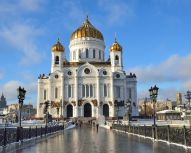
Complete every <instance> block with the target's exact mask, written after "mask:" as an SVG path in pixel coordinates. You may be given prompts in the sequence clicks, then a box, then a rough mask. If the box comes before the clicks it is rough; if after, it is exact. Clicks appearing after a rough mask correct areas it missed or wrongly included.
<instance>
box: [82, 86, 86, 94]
mask: <svg viewBox="0 0 191 153" xmlns="http://www.w3.org/2000/svg"><path fill="white" fill-rule="evenodd" d="M82 97H85V85H82Z"/></svg>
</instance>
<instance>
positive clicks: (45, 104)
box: [44, 100, 50, 127]
mask: <svg viewBox="0 0 191 153" xmlns="http://www.w3.org/2000/svg"><path fill="white" fill-rule="evenodd" d="M49 106H50V103H49V101H48V100H47V101H45V102H44V114H45V124H46V127H47V123H48V115H49V113H48V107H49Z"/></svg>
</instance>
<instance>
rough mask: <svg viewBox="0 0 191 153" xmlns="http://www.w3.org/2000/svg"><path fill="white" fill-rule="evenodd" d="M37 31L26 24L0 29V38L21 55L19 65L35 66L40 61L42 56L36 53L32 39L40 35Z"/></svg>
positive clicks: (40, 31)
mask: <svg viewBox="0 0 191 153" xmlns="http://www.w3.org/2000/svg"><path fill="white" fill-rule="evenodd" d="M42 31H43V30H42V29H38V28H36V27H33V26H32V25H28V24H12V25H11V26H6V27H3V28H1V29H0V37H2V38H3V39H5V40H6V41H7V42H8V43H9V44H10V45H12V46H13V47H14V48H16V49H17V51H19V52H21V53H22V54H23V57H22V59H21V62H20V63H21V64H24V65H29V64H36V63H39V62H40V61H41V58H42V54H41V52H39V51H38V49H37V46H36V45H35V42H34V39H35V38H36V37H37V36H38V35H40V34H42Z"/></svg>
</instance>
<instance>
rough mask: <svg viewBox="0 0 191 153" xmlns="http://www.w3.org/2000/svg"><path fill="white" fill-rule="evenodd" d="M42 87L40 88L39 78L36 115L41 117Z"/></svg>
mask: <svg viewBox="0 0 191 153" xmlns="http://www.w3.org/2000/svg"><path fill="white" fill-rule="evenodd" d="M40 91H41V92H40ZM43 92H44V91H43V89H41V80H40V79H39V80H38V94H37V117H42V110H43V106H41V108H40V103H41V102H42V101H41V99H42V97H43V94H42V93H43Z"/></svg>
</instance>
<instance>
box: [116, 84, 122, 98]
mask: <svg viewBox="0 0 191 153" xmlns="http://www.w3.org/2000/svg"><path fill="white" fill-rule="evenodd" d="M120 97H121V94H120V86H116V98H120Z"/></svg>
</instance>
